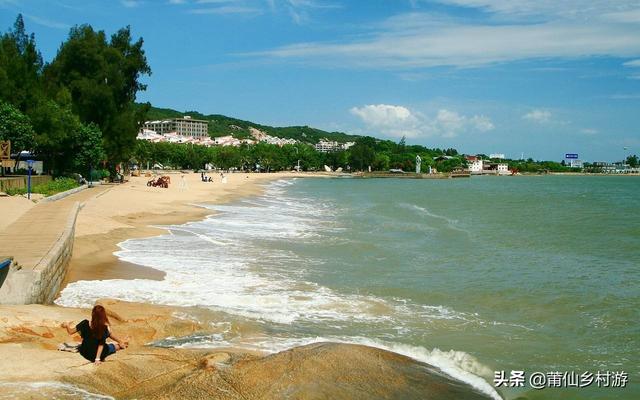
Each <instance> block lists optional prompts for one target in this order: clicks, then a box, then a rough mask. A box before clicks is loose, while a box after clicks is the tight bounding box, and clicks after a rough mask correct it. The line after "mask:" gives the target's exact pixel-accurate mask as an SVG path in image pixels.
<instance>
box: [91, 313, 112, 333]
mask: <svg viewBox="0 0 640 400" xmlns="http://www.w3.org/2000/svg"><path fill="white" fill-rule="evenodd" d="M108 324H109V318H107V310H105V309H104V307H102V306H100V305H97V306H95V307H93V310H91V325H90V326H91V334H92V335H93V337H94V338H96V339H102V338H103V337H104V334H105V332H106V330H107V325H108Z"/></svg>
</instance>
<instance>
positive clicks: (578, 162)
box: [569, 158, 584, 168]
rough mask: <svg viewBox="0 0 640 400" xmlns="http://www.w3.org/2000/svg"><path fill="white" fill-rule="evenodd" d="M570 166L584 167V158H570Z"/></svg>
mask: <svg viewBox="0 0 640 400" xmlns="http://www.w3.org/2000/svg"><path fill="white" fill-rule="evenodd" d="M569 166H570V167H571V168H583V167H584V164H583V162H582V160H576V159H575V158H572V159H570V161H569Z"/></svg>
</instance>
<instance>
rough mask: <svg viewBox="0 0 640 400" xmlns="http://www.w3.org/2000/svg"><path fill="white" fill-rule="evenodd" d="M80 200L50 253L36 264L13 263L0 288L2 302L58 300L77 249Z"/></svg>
mask: <svg viewBox="0 0 640 400" xmlns="http://www.w3.org/2000/svg"><path fill="white" fill-rule="evenodd" d="M79 210H80V203H78V202H76V203H75V204H74V206H73V207H72V208H71V211H70V212H69V216H68V217H67V222H66V225H65V228H64V230H63V231H62V233H61V234H60V236H59V237H58V239H57V240H56V241H55V242H54V243H53V245H52V246H51V248H50V249H49V251H48V252H47V254H45V255H44V256H43V257H42V258H41V259H40V261H39V262H38V263H37V264H36V265H35V266H34V267H31V266H24V267H23V268H22V269H19V270H18V269H16V268H15V266H12V267H11V269H10V271H9V275H8V276H7V279H6V280H5V282H4V284H3V285H2V287H0V304H32V303H39V304H50V303H52V302H53V300H54V299H55V296H56V294H57V293H58V290H59V289H60V285H61V284H62V280H63V279H64V276H65V274H66V273H67V265H68V264H69V259H70V258H71V252H72V251H73V236H74V233H75V225H76V217H77V215H78V211H79Z"/></svg>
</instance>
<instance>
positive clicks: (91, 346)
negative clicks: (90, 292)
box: [62, 305, 129, 365]
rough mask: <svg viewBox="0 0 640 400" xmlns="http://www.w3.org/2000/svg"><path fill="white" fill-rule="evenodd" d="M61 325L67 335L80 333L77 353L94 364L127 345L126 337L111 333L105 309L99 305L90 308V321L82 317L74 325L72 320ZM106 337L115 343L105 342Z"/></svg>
mask: <svg viewBox="0 0 640 400" xmlns="http://www.w3.org/2000/svg"><path fill="white" fill-rule="evenodd" d="M62 327H63V328H65V329H66V330H67V333H69V335H75V334H76V333H79V334H80V337H82V343H80V345H78V346H77V350H78V353H80V354H81V355H82V356H83V357H84V358H86V359H87V360H89V361H91V362H92V363H95V364H96V365H98V364H100V363H101V362H103V361H104V360H105V359H106V358H107V357H109V356H110V355H112V354H115V353H116V352H117V351H119V350H123V349H126V348H127V347H128V346H129V343H128V342H127V340H126V339H125V340H121V339H119V338H118V337H116V336H115V335H114V334H113V331H112V330H111V326H110V323H109V318H108V317H107V310H105V308H104V307H103V306H101V305H96V306H95V307H93V310H91V321H88V320H86V319H84V320H82V321H81V322H80V323H78V324H77V325H75V326H74V325H73V323H72V322H64V323H63V324H62ZM107 339H111V340H113V341H115V343H107Z"/></svg>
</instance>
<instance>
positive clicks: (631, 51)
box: [250, 0, 640, 69]
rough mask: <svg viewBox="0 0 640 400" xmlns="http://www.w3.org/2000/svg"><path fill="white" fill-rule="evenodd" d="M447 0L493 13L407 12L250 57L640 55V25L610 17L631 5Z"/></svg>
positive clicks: (357, 60) (408, 60)
mask: <svg viewBox="0 0 640 400" xmlns="http://www.w3.org/2000/svg"><path fill="white" fill-rule="evenodd" d="M445 2H446V3H455V4H457V5H463V6H469V7H475V8H479V9H481V10H483V11H486V12H489V13H493V14H492V16H489V17H487V18H483V19H482V20H480V19H477V20H469V19H464V20H462V19H455V18H453V17H441V16H440V17H437V16H434V15H433V14H429V13H425V12H413V13H405V14H400V15H396V16H393V17H390V18H388V19H386V20H385V21H384V22H382V23H380V24H378V25H376V26H375V27H374V28H373V29H369V30H368V31H365V32H361V33H360V34H359V35H354V36H352V38H348V39H343V40H339V41H334V42H303V43H297V44H291V45H287V46H282V47H278V48H274V49H270V50H267V51H263V52H256V53H252V54H250V55H254V56H261V57H267V58H273V59H283V60H297V61H301V62H304V63H308V64H316V65H327V66H335V65H341V66H345V67H354V68H395V69H407V68H424V67H435V66H457V67H475V66H482V65H487V64H494V63H503V62H511V61H518V60H529V59H540V58H563V59H568V58H583V57H592V56H613V57H627V58H631V57H637V56H640V35H638V31H639V30H640V26H639V24H636V23H629V22H621V21H618V20H616V19H615V18H612V17H611V14H615V13H619V12H627V13H633V12H634V11H633V4H634V3H632V2H627V1H621V2H619V3H616V2H610V1H594V2H580V1H577V0H574V1H568V2H557V1H542V2H530V1H524V0H518V1H515V2H511V1H507V0H503V1H489V0H450V1H449V0H445ZM614 3H615V4H614ZM635 4H636V6H635V7H636V8H637V7H638V6H637V2H636V3H635ZM520 15H524V16H529V15H537V16H538V17H537V18H533V19H531V18H520V17H519V16H520ZM492 17H493V18H492ZM496 18H497V20H498V21H500V23H496ZM470 21H471V22H470ZM639 22H640V21H639Z"/></svg>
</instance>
